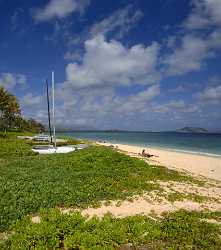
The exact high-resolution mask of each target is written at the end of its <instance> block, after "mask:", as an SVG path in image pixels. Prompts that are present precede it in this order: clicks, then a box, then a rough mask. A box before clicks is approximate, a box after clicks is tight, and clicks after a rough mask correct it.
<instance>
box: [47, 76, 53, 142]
mask: <svg viewBox="0 0 221 250" xmlns="http://www.w3.org/2000/svg"><path fill="white" fill-rule="evenodd" d="M46 90H47V104H48V126H49V132H50V140H51V143H52V131H51V115H50V102H49V90H48V80H46Z"/></svg>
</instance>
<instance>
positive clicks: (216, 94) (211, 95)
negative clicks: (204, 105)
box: [198, 85, 221, 104]
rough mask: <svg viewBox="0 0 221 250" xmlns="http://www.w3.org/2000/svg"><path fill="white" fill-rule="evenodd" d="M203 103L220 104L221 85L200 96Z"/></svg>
mask: <svg viewBox="0 0 221 250" xmlns="http://www.w3.org/2000/svg"><path fill="white" fill-rule="evenodd" d="M198 97H199V99H200V100H201V101H202V102H209V103H214V104H217V103H220V102H221V85H218V86H214V87H209V88H206V89H205V90H203V91H202V92H200V93H199V94H198Z"/></svg>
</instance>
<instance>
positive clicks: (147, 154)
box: [139, 149, 159, 158]
mask: <svg viewBox="0 0 221 250" xmlns="http://www.w3.org/2000/svg"><path fill="white" fill-rule="evenodd" d="M139 155H141V156H143V157H147V158H150V157H153V156H155V157H159V156H157V155H151V154H149V153H146V152H145V149H143V150H142V153H141V154H139Z"/></svg>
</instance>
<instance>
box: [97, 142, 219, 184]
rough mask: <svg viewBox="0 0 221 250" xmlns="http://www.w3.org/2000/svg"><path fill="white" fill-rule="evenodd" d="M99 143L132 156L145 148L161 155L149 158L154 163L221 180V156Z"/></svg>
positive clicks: (151, 152)
mask: <svg viewBox="0 0 221 250" xmlns="http://www.w3.org/2000/svg"><path fill="white" fill-rule="evenodd" d="M96 143H97V144H99V145H103V146H111V145H113V146H114V147H115V148H116V147H117V148H118V149H119V150H121V151H124V152H125V153H127V154H129V155H130V156H136V157H139V156H138V154H139V153H141V151H142V150H143V149H146V151H147V152H148V153H150V154H153V155H157V156H159V157H152V158H150V159H148V160H149V161H150V162H151V163H152V164H157V165H162V166H165V167H168V168H172V169H175V170H180V171H188V172H190V173H191V174H194V175H197V176H204V177H206V178H210V179H213V180H216V181H221V157H217V156H211V155H204V154H194V153H192V152H180V151H175V150H172V149H171V150H168V149H159V148H154V147H148V148H147V147H144V146H137V145H129V144H123V143H111V142H105V143H102V142H99V141H97V142H96Z"/></svg>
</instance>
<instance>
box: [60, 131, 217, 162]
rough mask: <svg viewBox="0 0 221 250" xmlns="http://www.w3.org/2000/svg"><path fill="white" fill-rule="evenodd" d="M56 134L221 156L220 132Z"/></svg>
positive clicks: (84, 132) (94, 132) (83, 132)
mask: <svg viewBox="0 0 221 250" xmlns="http://www.w3.org/2000/svg"><path fill="white" fill-rule="evenodd" d="M58 135H62V136H68V137H73V138H78V139H87V140H96V141H107V142H111V143H123V144H129V145H136V146H143V147H146V148H148V147H155V148H159V149H168V150H174V151H182V152H188V153H194V154H204V155H211V156H216V157H221V134H209V133H208V134H207V133H205V134H203V133H202V134H201V133H199V134H198V133H195V134H193V133H176V132H100V131H89V132H88V131H76V132H63V133H58Z"/></svg>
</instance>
